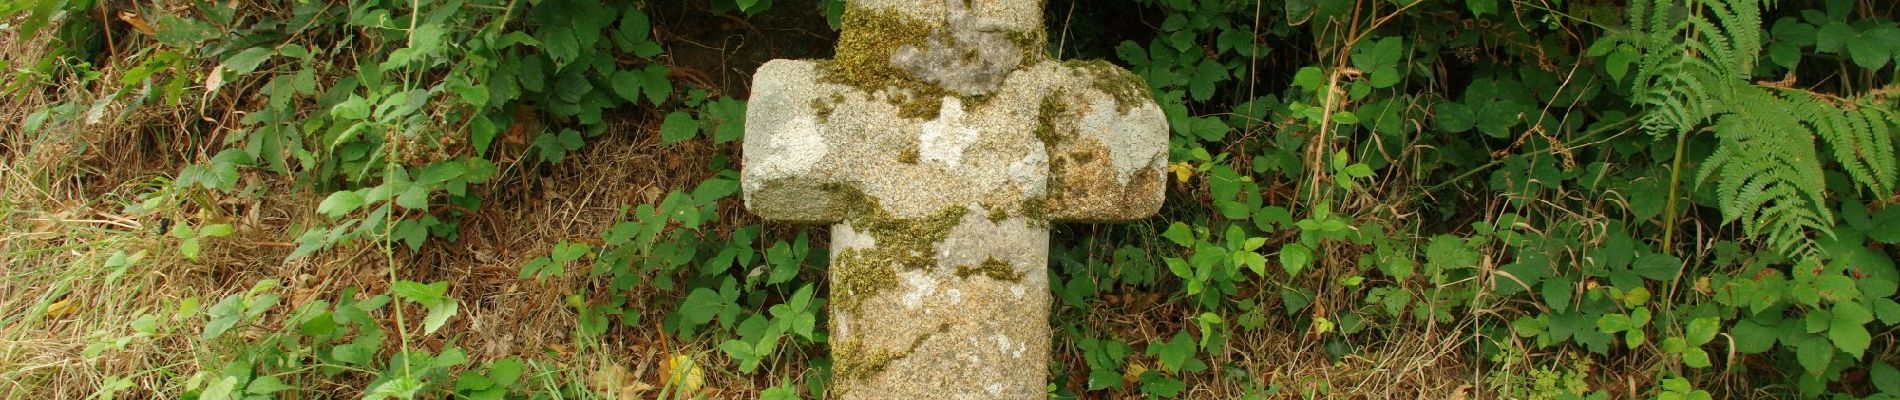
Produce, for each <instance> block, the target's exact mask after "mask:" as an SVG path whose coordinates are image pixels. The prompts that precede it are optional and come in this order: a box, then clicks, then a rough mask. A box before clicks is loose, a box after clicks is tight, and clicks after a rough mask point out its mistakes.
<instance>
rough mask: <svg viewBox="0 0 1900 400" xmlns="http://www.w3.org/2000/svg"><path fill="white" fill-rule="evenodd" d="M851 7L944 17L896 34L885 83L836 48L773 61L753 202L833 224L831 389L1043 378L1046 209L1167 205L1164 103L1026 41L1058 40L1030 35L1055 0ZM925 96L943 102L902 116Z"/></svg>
mask: <svg viewBox="0 0 1900 400" xmlns="http://www.w3.org/2000/svg"><path fill="white" fill-rule="evenodd" d="M846 13H847V14H846V24H845V27H844V29H846V30H847V35H848V34H850V32H851V30H853V29H870V28H867V27H869V26H874V25H875V24H873V23H871V22H866V21H867V19H868V18H871V17H872V16H877V17H882V18H899V19H901V21H897V23H901V24H907V25H905V26H921V27H925V28H927V29H923V30H922V31H924V32H925V33H923V35H925V36H928V37H925V38H892V43H898V44H893V45H892V46H893V47H894V48H891V49H881V50H886V51H887V52H886V53H878V54H889V57H888V58H889V59H888V60H884V61H883V62H885V63H887V64H885V65H883V66H877V67H891V68H890V69H888V70H889V71H901V73H898V75H903V76H888V77H883V76H881V77H880V78H888V79H891V80H892V82H890V83H888V84H884V85H868V86H869V87H865V86H867V85H865V82H864V80H863V79H859V80H856V81H850V80H844V79H839V78H837V74H835V73H830V72H831V71H834V70H828V68H832V69H836V68H846V67H851V66H839V65H834V64H835V63H837V62H834V61H829V60H818V61H805V60H773V61H771V62H768V63H766V64H765V65H764V66H763V67H761V68H760V69H759V71H758V72H757V73H756V74H755V75H754V78H753V86H752V97H751V101H750V105H749V107H748V110H747V113H746V138H745V148H744V152H745V153H744V159H745V161H744V166H743V170H742V172H741V175H742V178H741V180H742V185H743V189H744V199H745V203H746V207H747V208H748V209H750V210H751V211H752V212H754V213H756V214H758V215H760V216H761V217H764V218H766V219H769V220H778V221H789V222H797V223H814V224H833V228H832V240H831V254H832V266H831V268H830V271H829V278H830V297H831V303H830V304H831V305H830V318H829V320H828V321H829V328H830V331H831V336H830V337H831V349H832V355H833V363H834V367H833V372H834V376H835V378H836V379H835V380H834V382H833V386H832V388H831V394H832V395H833V396H837V397H839V398H846V399H870V398H879V399H881V398H900V399H911V398H920V399H936V398H945V399H963V398H969V399H1027V398H1041V397H1043V392H1044V385H1045V384H1046V383H1047V380H1048V378H1047V374H1048V356H1049V346H1050V344H1049V341H1050V337H1051V336H1050V333H1049V326H1048V316H1049V307H1050V299H1051V297H1050V294H1049V282H1048V275H1047V271H1046V267H1047V264H1048V246H1049V230H1048V224H1049V223H1051V222H1062V221H1092V222H1107V221H1120V220H1131V219H1138V218H1143V217H1146V216H1148V215H1151V214H1153V213H1154V211H1155V210H1156V209H1158V208H1159V207H1160V205H1161V201H1162V190H1163V182H1164V171H1165V169H1166V168H1165V163H1166V162H1167V155H1166V149H1167V122H1166V119H1165V117H1164V116H1163V114H1162V112H1161V110H1160V108H1159V107H1157V106H1156V105H1155V104H1154V103H1153V102H1152V100H1150V96H1149V95H1148V93H1147V88H1146V87H1145V85H1143V84H1142V83H1141V81H1140V79H1138V78H1136V77H1134V76H1133V75H1132V74H1130V73H1128V72H1127V71H1124V70H1121V69H1120V68H1116V67H1114V66H1113V65H1110V64H1107V63H1104V62H1084V63H1077V62H1068V63H1064V62H1057V61H1052V60H1047V57H1045V56H1043V55H1042V54H1043V52H1044V51H1043V49H1041V48H1040V47H1034V48H1030V47H1025V46H1042V45H1043V44H1042V42H1041V41H1040V40H1024V38H1040V37H1041V36H1040V35H1041V34H1042V33H1041V29H1042V20H1041V16H1042V4H1041V2H1040V1H1036V0H858V1H853V2H850V3H849V4H848V6H847V11H846ZM893 16H896V17H893ZM854 21H855V22H854ZM884 23H885V24H886V25H889V24H890V23H891V22H890V21H884ZM913 31H916V30H915V29H913ZM841 46H842V45H841ZM840 51H841V52H843V51H845V49H842V48H841V49H840ZM846 56H847V55H845V54H841V55H840V59H845V58H847V57H846ZM827 63H834V64H827ZM873 70H876V71H884V70H881V69H873ZM932 95H937V96H940V97H941V99H940V101H939V99H936V98H928V99H924V100H927V101H922V102H920V101H918V97H919V96H932ZM920 105H921V106H924V107H934V109H930V110H926V111H934V115H928V113H925V114H924V115H927V117H917V116H915V115H918V114H908V115H913V116H912V117H904V116H902V115H906V114H905V112H904V111H905V109H906V107H911V108H912V110H913V111H914V108H915V107H919V106H920Z"/></svg>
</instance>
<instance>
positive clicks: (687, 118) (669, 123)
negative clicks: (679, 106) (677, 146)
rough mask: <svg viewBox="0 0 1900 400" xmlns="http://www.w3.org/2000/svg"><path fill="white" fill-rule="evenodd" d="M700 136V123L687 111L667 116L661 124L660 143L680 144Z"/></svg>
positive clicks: (675, 112)
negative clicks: (694, 136)
mask: <svg viewBox="0 0 1900 400" xmlns="http://www.w3.org/2000/svg"><path fill="white" fill-rule="evenodd" d="M697 134H699V121H698V120H695V119H693V115H692V114H688V113H686V112H685V111H674V112H671V113H668V114H666V120H665V121H663V122H661V123H660V141H661V142H663V143H666V144H673V143H679V142H680V141H683V140H686V139H692V138H693V135H697Z"/></svg>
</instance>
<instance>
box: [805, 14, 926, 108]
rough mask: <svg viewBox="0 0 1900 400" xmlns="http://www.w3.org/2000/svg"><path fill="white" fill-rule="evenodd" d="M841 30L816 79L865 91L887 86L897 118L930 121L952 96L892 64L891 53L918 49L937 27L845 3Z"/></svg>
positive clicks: (820, 65) (881, 89) (888, 98)
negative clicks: (834, 47)
mask: <svg viewBox="0 0 1900 400" xmlns="http://www.w3.org/2000/svg"><path fill="white" fill-rule="evenodd" d="M841 22H842V23H841V27H842V28H843V29H842V30H841V31H840V32H839V34H838V50H837V54H836V55H834V56H833V57H832V59H831V60H829V61H823V62H819V63H818V72H819V78H820V79H822V80H824V81H827V82H832V83H838V84H842V85H847V86H851V87H855V88H858V89H860V90H863V91H865V92H878V91H884V90H889V92H887V93H886V96H888V97H887V98H886V99H885V100H886V101H889V102H891V104H892V105H896V106H897V109H898V113H897V114H898V116H900V117H904V118H923V119H934V118H936V117H937V112H938V111H939V110H940V109H941V108H942V105H943V98H944V96H949V95H951V93H950V91H948V90H945V89H944V88H943V87H942V86H938V85H937V84H934V83H930V82H925V81H921V80H918V79H915V78H912V77H910V75H909V74H908V73H906V72H904V70H903V69H900V68H897V67H896V66H894V65H891V56H892V55H893V54H896V53H897V49H900V48H903V47H904V46H912V47H922V46H924V45H925V43H926V42H927V41H928V40H929V38H930V37H931V36H932V35H937V34H938V32H937V30H936V28H934V27H932V26H930V24H928V23H926V22H924V21H919V20H917V19H915V18H911V17H909V16H905V15H903V14H901V13H898V12H895V11H890V10H878V9H870V8H865V7H860V6H857V5H853V4H852V3H846V4H845V11H844V19H843V20H842V21H841Z"/></svg>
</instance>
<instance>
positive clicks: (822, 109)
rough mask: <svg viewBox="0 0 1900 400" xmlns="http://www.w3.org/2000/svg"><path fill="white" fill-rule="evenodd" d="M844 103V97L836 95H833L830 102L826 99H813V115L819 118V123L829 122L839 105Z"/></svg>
mask: <svg viewBox="0 0 1900 400" xmlns="http://www.w3.org/2000/svg"><path fill="white" fill-rule="evenodd" d="M842 102H844V95H840V94H835V93H834V94H832V95H831V98H830V99H829V100H827V99H825V98H813V99H811V111H812V115H815V116H817V117H818V123H826V122H829V121H830V120H831V113H832V111H836V110H837V107H838V103H842Z"/></svg>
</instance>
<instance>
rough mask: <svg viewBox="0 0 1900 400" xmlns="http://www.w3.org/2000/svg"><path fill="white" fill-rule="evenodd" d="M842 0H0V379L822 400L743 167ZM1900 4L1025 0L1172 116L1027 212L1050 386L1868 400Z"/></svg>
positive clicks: (796, 272)
mask: <svg viewBox="0 0 1900 400" xmlns="http://www.w3.org/2000/svg"><path fill="white" fill-rule="evenodd" d="M774 3H777V4H774ZM843 3H844V2H842V1H838V0H818V1H815V2H798V1H777V2H774V1H772V0H707V1H688V2H599V1H589V0H541V1H513V0H509V1H502V0H428V1H424V0H411V1H368V2H350V3H337V2H229V3H227V2H192V3H190V4H185V3H178V4H169V3H166V4H143V3H140V4H123V3H120V2H96V1H88V0H28V1H14V2H8V3H4V4H0V18H4V20H3V21H0V23H4V24H6V25H7V26H9V27H10V29H8V32H7V33H5V36H4V37H0V44H3V46H0V51H3V52H4V53H3V54H0V71H4V84H3V85H0V90H4V91H5V94H4V96H6V98H7V99H8V101H7V102H6V103H5V104H4V105H0V118H4V120H6V121H11V122H12V123H10V124H0V158H4V159H5V160H6V162H5V163H4V164H0V185H4V187H6V188H7V189H6V191H5V194H4V195H0V218H3V219H0V221H4V224H6V227H7V229H6V231H5V233H4V236H3V237H0V260H4V264H3V265H4V268H0V273H3V274H5V277H6V279H7V280H8V283H6V284H4V285H0V392H4V393H6V394H7V397H8V398H24V397H29V396H32V397H39V395H50V396H52V397H57V398H68V397H74V398H76V397H101V398H111V397H114V396H118V397H164V398H173V397H177V398H200V399H218V398H231V397H250V396H264V397H273V396H274V397H343V396H358V395H360V396H363V397H371V398H387V397H398V398H414V397H425V398H435V397H458V398H459V397H467V398H521V397H531V398H555V397H559V398H565V397H592V396H607V397H612V396H620V397H641V398H647V397H666V398H691V397H709V398H730V397H765V398H774V399H789V398H821V397H824V396H825V388H826V386H827V381H828V380H829V377H830V376H831V375H832V373H833V372H832V360H833V356H832V355H829V354H826V351H825V348H826V346H825V345H826V343H827V342H828V340H829V337H828V336H827V335H826V333H825V332H826V329H825V328H826V321H825V320H824V315H825V313H824V310H825V309H826V307H833V306H837V303H835V302H834V301H833V300H834V299H831V298H829V296H828V295H827V293H828V292H829V291H830V289H832V288H831V287H830V286H829V285H828V284H827V283H826V282H824V281H823V277H824V276H825V270H824V268H825V266H826V265H828V264H829V262H830V260H828V257H827V256H826V254H827V252H826V250H825V249H826V247H825V243H823V241H822V240H821V239H817V238H824V237H827V236H826V235H824V234H822V233H821V232H819V231H818V230H817V229H811V228H806V227H798V226H781V225H776V224H769V223H762V222H759V221H757V220H755V219H753V218H751V217H748V216H746V214H745V213H744V212H743V210H742V209H741V208H740V207H739V204H738V201H737V200H736V198H735V194H736V192H737V190H738V187H739V186H738V182H737V179H738V174H737V172H736V169H737V167H738V163H739V162H740V161H741V159H742V155H741V154H739V152H738V149H739V146H738V142H739V140H740V139H741V138H742V137H743V136H744V135H743V133H744V132H743V129H744V115H745V108H746V103H745V100H744V97H745V92H746V90H745V88H744V82H745V81H746V80H748V79H749V76H750V72H751V70H752V69H753V68H756V66H757V65H758V64H760V63H762V62H764V61H765V60H766V59H769V58H778V57H790V55H787V54H776V53H772V51H795V52H798V53H799V54H798V55H799V56H810V57H818V58H823V57H825V54H829V53H828V52H827V50H825V49H827V48H829V47H830V45H831V42H830V41H823V42H818V43H815V44H813V45H812V46H814V47H818V49H815V51H814V49H802V48H798V47H793V46H783V43H785V40H796V41H804V42H816V41H815V40H813V38H825V39H827V40H835V38H836V37H837V33H836V32H834V31H831V30H829V29H826V27H827V25H828V26H829V27H830V28H831V29H835V28H836V27H837V26H838V23H839V20H840V18H841V17H842V12H843V10H844V9H845V8H846V7H844V4H843ZM1896 11H1900V5H1896V4H1892V3H1890V2H1883V1H1872V0H1862V1H1854V0H1816V1H1777V2H1764V1H1760V0H1681V1H1655V0H1630V1H1610V0H1571V1H1552V2H1524V1H1501V0H1468V1H1408V0H1358V1H1310V0H1286V1H1267V2H1258V1H1235V0H1137V1H1129V2H1111V3H1098V2H1081V1H1073V2H1071V1H1051V2H1048V3H1047V5H1046V13H1045V14H1046V15H1045V20H1046V21H1047V23H1048V25H1049V46H1050V47H1049V49H1048V50H1049V55H1051V56H1052V57H1053V59H1057V60H1071V59H1076V60H1086V59H1105V60H1108V62H1112V63H1114V64H1117V65H1121V66H1124V67H1126V68H1128V69H1130V70H1132V71H1134V72H1135V74H1136V75H1137V76H1138V77H1139V78H1140V79H1142V80H1143V81H1145V82H1146V83H1147V84H1148V87H1149V89H1150V90H1148V91H1147V93H1148V94H1150V95H1152V96H1153V98H1154V100H1155V101H1157V102H1158V103H1159V104H1160V105H1161V107H1162V109H1163V110H1164V112H1165V114H1166V116H1167V119H1168V123H1169V128H1170V133H1171V138H1170V144H1169V146H1170V148H1169V154H1170V163H1169V172H1168V175H1169V179H1170V188H1169V191H1168V198H1169V200H1168V203H1167V204H1166V206H1165V207H1164V208H1163V210H1162V212H1161V215H1159V216H1157V217H1156V218H1153V219H1151V220H1148V221H1143V222H1139V223H1133V224H1126V225H1057V226H1055V227H1054V229H1055V230H1056V234H1055V236H1054V237H1055V238H1057V240H1055V242H1056V243H1055V245H1054V248H1053V249H1052V257H1051V260H1052V262H1051V265H1049V266H1048V273H1049V277H1050V281H1051V284H1052V285H1051V286H1052V287H1053V288H1054V289H1055V293H1054V295H1055V296H1054V298H1055V301H1056V304H1055V307H1054V310H1055V311H1054V312H1055V313H1056V315H1055V316H1054V317H1053V319H1052V321H1051V323H1052V324H1053V325H1054V326H1055V329H1054V332H1057V333H1056V338H1055V351H1054V353H1055V354H1051V355H1050V356H1051V357H1052V358H1053V359H1054V362H1053V363H1052V366H1051V368H1052V371H1051V376H1052V379H1053V381H1052V382H1051V383H1050V386H1049V395H1050V396H1051V397H1055V398H1100V397H1116V398H1119V397H1134V396H1141V397H1163V398H1172V397H1187V398H1291V397H1300V398H1332V397H1373V398H1387V397H1403V398H1417V397H1432V398H1454V397H1466V396H1468V397H1474V398H1537V399H1566V398H1578V399H1580V398H1635V397H1642V398H1671V399H1675V398H1758V397H1802V398H1815V397H1832V398H1892V397H1896V396H1900V370H1896V369H1895V367H1894V366H1893V365H1894V364H1896V363H1900V355H1897V354H1900V353H1896V351H1900V349H1896V348H1894V347H1893V338H1894V336H1893V327H1894V326H1896V324H1900V303H1896V302H1895V299H1896V297H1895V296H1896V291H1897V290H1896V288H1897V287H1900V284H1897V283H1896V282H1900V272H1896V270H1895V268H1894V265H1893V257H1894V250H1893V247H1892V246H1893V244H1895V243H1896V242H1900V224H1897V223H1896V222H1900V207H1892V205H1893V204H1892V203H1893V202H1894V201H1896V197H1895V195H1894V190H1895V189H1894V188H1895V187H1896V179H1900V178H1897V177H1896V176H1897V175H1900V171H1897V170H1896V169H1897V168H1900V166H1897V165H1896V164H1900V163H1897V162H1896V158H1895V156H1894V140H1893V135H1894V134H1895V133H1896V132H1900V113H1896V112H1895V111H1894V109H1895V107H1894V106H1893V101H1894V96H1895V94H1896V87H1895V85H1896V78H1900V25H1896V23H1895V19H1896V18H1895V16H1896V15H1900V13H1897V12H1896ZM799 21H806V22H799ZM805 23H810V24H812V25H802V24H805ZM807 26H814V27H815V28H806V27H807ZM788 37H789V38H791V39H785V38H788ZM760 47H763V48H766V49H768V50H770V51H759V50H756V49H757V48H760ZM707 54H712V55H713V56H714V57H708V56H706V55H707ZM729 61H730V63H729ZM1098 62H1099V61H1098Z"/></svg>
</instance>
